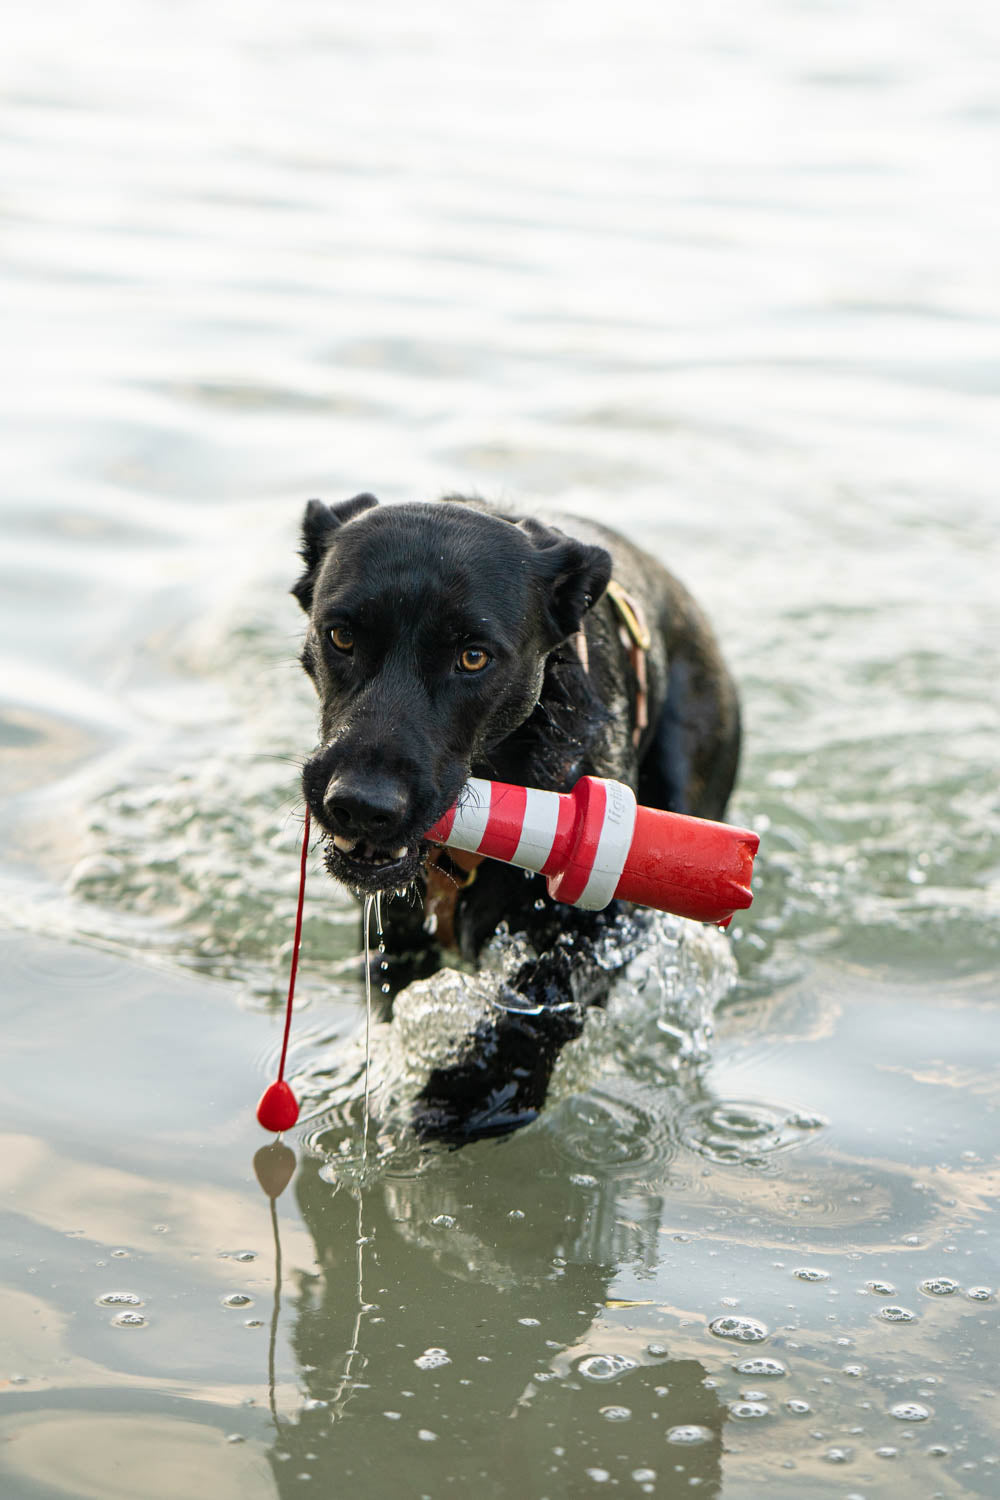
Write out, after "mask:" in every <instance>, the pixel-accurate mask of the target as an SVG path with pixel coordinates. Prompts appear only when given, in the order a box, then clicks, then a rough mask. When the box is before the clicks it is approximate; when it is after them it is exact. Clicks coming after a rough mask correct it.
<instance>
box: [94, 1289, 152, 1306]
mask: <svg viewBox="0 0 1000 1500" xmlns="http://www.w3.org/2000/svg"><path fill="white" fill-rule="evenodd" d="M97 1305H98V1307H144V1306H145V1303H144V1302H143V1300H142V1298H141V1297H137V1296H136V1294H135V1292H105V1293H104V1295H103V1296H101V1297H98V1299H97Z"/></svg>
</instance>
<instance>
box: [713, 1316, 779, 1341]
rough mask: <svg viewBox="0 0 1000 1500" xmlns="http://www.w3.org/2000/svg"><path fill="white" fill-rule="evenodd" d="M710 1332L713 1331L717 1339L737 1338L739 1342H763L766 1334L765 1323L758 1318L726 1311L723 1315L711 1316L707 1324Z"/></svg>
mask: <svg viewBox="0 0 1000 1500" xmlns="http://www.w3.org/2000/svg"><path fill="white" fill-rule="evenodd" d="M708 1330H709V1332H710V1333H714V1334H715V1337H716V1338H717V1339H738V1340H739V1342H740V1343H741V1344H759V1343H763V1341H764V1339H766V1338H767V1336H768V1329H767V1325H766V1324H765V1323H761V1322H760V1320H759V1319H758V1318H747V1317H744V1316H742V1315H741V1314H737V1313H727V1314H726V1315H725V1317H722V1318H713V1320H712V1322H711V1323H709V1325H708Z"/></svg>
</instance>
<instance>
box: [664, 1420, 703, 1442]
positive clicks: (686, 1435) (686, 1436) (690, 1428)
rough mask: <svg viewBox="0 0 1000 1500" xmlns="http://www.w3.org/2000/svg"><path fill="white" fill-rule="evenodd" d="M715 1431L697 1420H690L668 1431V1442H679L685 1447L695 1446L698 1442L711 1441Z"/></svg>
mask: <svg viewBox="0 0 1000 1500" xmlns="http://www.w3.org/2000/svg"><path fill="white" fill-rule="evenodd" d="M712 1437H713V1433H712V1429H711V1428H710V1427H702V1426H700V1425H699V1424H698V1423H697V1422H688V1423H685V1424H684V1425H682V1426H680V1427H671V1428H669V1429H668V1431H667V1442H668V1443H677V1444H679V1445H681V1446H684V1447H694V1446H695V1445H696V1444H698V1443H710V1442H711V1441H712Z"/></svg>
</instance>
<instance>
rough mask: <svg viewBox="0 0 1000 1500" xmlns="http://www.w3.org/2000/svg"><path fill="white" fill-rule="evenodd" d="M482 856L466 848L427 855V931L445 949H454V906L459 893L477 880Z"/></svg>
mask: <svg viewBox="0 0 1000 1500" xmlns="http://www.w3.org/2000/svg"><path fill="white" fill-rule="evenodd" d="M482 862H483V855H481V854H469V853H467V851H466V850H465V849H442V848H439V847H436V848H433V849H431V851H430V853H429V854H428V856H427V890H426V893H425V895H424V928H425V929H426V931H427V932H429V933H430V935H431V937H433V938H436V939H437V941H438V942H439V943H440V944H441V946H442V947H443V948H454V947H456V946H457V944H456V942H455V907H456V905H457V904H458V897H459V894H460V893H461V892H462V891H464V890H465V888H466V886H470V885H471V884H472V882H473V881H474V880H475V878H476V871H477V870H478V868H479V866H480V865H481V864H482Z"/></svg>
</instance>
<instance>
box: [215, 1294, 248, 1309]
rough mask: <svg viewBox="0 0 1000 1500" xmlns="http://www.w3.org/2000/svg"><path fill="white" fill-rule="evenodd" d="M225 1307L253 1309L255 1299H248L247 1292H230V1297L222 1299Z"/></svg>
mask: <svg viewBox="0 0 1000 1500" xmlns="http://www.w3.org/2000/svg"><path fill="white" fill-rule="evenodd" d="M222 1305H223V1307H253V1298H252V1297H248V1296H247V1294H246V1292H230V1294H229V1296H228V1297H223V1298H222Z"/></svg>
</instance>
